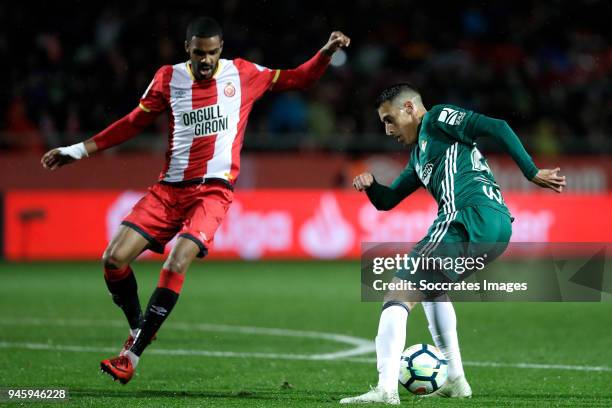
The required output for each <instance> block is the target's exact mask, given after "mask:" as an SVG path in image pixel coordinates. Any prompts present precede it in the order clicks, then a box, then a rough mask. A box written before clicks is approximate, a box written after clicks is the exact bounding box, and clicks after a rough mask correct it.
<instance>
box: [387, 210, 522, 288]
mask: <svg viewBox="0 0 612 408" xmlns="http://www.w3.org/2000/svg"><path fill="white" fill-rule="evenodd" d="M511 235H512V220H511V218H510V216H509V215H508V214H506V213H503V212H501V211H498V210H496V209H494V208H491V207H487V206H482V205H481V206H475V207H464V208H462V209H460V210H457V211H455V212H452V213H449V214H440V215H438V217H437V218H436V220H435V221H434V223H433V224H432V226H431V227H430V228H429V231H427V235H426V236H425V238H423V239H422V240H421V241H419V242H418V243H417V244H416V245H415V246H414V247H413V248H412V250H411V252H410V255H409V257H411V258H418V257H421V258H424V259H423V260H422V262H421V264H420V266H419V267H417V268H415V269H414V270H406V269H402V270H398V271H396V272H395V276H397V277H398V278H400V279H403V280H407V281H411V282H415V284H418V282H419V281H421V280H422V279H425V280H427V282H433V283H438V282H457V281H461V280H463V279H465V278H467V277H468V276H470V275H471V274H472V273H474V272H476V271H477V270H479V269H478V266H479V264H478V263H479V262H480V263H484V264H486V263H489V262H491V261H493V260H494V259H495V258H497V257H498V256H500V255H501V254H502V253H503V252H504V251H505V249H506V247H507V246H508V242H509V241H510V236H511ZM470 258H471V259H472V261H468V259H470ZM449 259H451V260H449ZM468 263H469V264H468ZM474 263H476V265H474ZM426 295H428V296H432V295H437V294H433V293H428V294H426Z"/></svg>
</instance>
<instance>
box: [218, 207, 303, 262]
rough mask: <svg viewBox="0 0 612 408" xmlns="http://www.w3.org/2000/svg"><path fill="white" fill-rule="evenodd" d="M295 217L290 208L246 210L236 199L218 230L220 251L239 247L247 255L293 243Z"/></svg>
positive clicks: (247, 256) (254, 257)
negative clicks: (292, 215) (286, 209)
mask: <svg viewBox="0 0 612 408" xmlns="http://www.w3.org/2000/svg"><path fill="white" fill-rule="evenodd" d="M292 231H293V221H292V219H291V214H290V213H289V212H287V211H268V212H263V211H246V210H244V209H243V206H242V204H241V203H240V202H238V201H234V203H233V204H232V205H231V207H230V209H229V210H228V212H227V217H226V218H225V221H223V223H221V226H220V227H219V229H218V230H217V232H216V234H215V240H214V243H213V248H214V249H215V250H216V251H235V252H237V253H238V255H240V257H242V258H245V259H258V258H261V257H262V256H263V255H264V254H265V252H266V251H271V252H274V251H277V252H278V251H286V250H287V249H289V248H290V247H291V237H292Z"/></svg>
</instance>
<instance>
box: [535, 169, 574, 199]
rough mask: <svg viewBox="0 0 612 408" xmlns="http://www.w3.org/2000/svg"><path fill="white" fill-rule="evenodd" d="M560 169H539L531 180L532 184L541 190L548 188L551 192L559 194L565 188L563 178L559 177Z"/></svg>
mask: <svg viewBox="0 0 612 408" xmlns="http://www.w3.org/2000/svg"><path fill="white" fill-rule="evenodd" d="M560 171H561V169H560V168H559V167H557V168H556V169H540V170H538V172H537V173H536V175H535V176H534V178H532V179H531V182H532V183H535V184H537V185H538V186H540V187H542V188H550V189H551V190H554V191H556V192H557V193H561V192H562V191H563V188H564V187H565V185H566V183H565V176H560V175H559V172H560Z"/></svg>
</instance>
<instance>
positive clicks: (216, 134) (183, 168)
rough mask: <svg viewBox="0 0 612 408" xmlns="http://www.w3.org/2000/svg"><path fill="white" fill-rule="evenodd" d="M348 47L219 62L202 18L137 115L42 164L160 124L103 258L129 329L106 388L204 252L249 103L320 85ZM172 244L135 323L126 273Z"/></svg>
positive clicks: (333, 44)
mask: <svg viewBox="0 0 612 408" xmlns="http://www.w3.org/2000/svg"><path fill="white" fill-rule="evenodd" d="M349 43H350V39H349V38H348V37H347V36H346V35H344V34H343V33H341V32H338V31H335V32H333V33H332V34H331V36H330V38H329V41H328V42H327V43H326V44H325V45H324V46H323V47H322V48H321V49H320V51H319V52H317V53H316V54H315V55H314V56H313V57H312V58H311V59H310V60H309V61H307V62H305V63H304V64H302V65H300V66H299V67H297V68H295V69H289V70H281V69H268V68H266V67H262V66H259V65H257V64H254V63H252V62H249V61H246V60H243V59H234V60H227V59H222V58H220V56H221V52H222V50H223V34H222V31H221V27H220V26H219V24H218V23H217V22H216V21H215V20H213V19H211V18H208V17H200V18H197V19H195V20H193V21H192V22H191V23H190V24H189V26H188V28H187V35H186V40H185V51H186V53H187V54H188V55H189V59H188V60H187V61H185V62H180V63H178V64H176V65H165V66H162V67H161V68H160V69H159V70H158V71H157V73H156V74H155V77H154V78H153V80H152V81H151V84H150V85H149V87H148V88H147V89H146V91H145V92H144V95H143V96H142V98H141V99H140V103H139V105H138V107H136V108H135V109H134V110H133V111H132V112H131V113H129V114H128V115H126V116H125V117H124V118H122V119H120V120H118V121H117V122H115V123H113V124H112V125H110V126H109V127H107V128H106V129H104V130H103V131H102V132H100V133H99V134H97V135H95V136H94V137H92V138H91V139H88V140H86V141H85V142H83V143H78V144H75V145H72V146H67V147H61V148H58V149H53V150H50V151H49V152H47V153H46V154H45V155H44V156H43V158H42V164H43V166H44V167H46V168H48V169H51V170H53V169H55V168H57V167H59V166H62V165H65V164H68V163H71V162H73V161H75V160H79V159H82V158H84V157H87V156H90V155H92V154H94V153H96V152H98V151H101V150H105V149H108V148H110V147H112V146H115V145H117V144H119V143H122V142H125V141H126V140H128V139H130V138H132V137H134V136H136V135H137V134H138V133H139V132H140V131H142V130H143V129H144V128H145V127H147V126H148V125H149V124H151V123H152V122H153V120H154V119H155V118H156V117H158V116H159V115H160V114H162V113H166V114H167V115H168V117H169V129H168V150H167V152H166V164H165V166H164V168H163V169H162V171H161V174H160V176H159V181H158V183H156V184H154V185H153V186H152V187H150V188H149V192H148V193H147V194H146V195H145V196H144V197H143V198H142V199H141V200H140V201H139V202H138V203H137V204H136V205H135V206H134V208H133V209H132V211H131V212H130V214H129V215H128V216H127V217H126V218H125V219H124V220H123V222H122V223H121V224H122V225H121V226H120V228H119V231H118V232H117V234H116V235H115V236H114V238H113V239H112V240H111V242H110V244H109V245H108V247H107V249H106V251H105V252H104V255H103V261H104V278H105V281H106V285H107V287H108V290H109V291H110V293H111V295H112V298H113V301H114V302H115V304H117V306H119V307H120V308H121V309H122V310H123V312H124V314H125V316H126V318H127V321H128V324H129V326H130V334H129V336H128V339H127V341H126V342H125V344H124V346H123V349H122V350H121V352H120V353H119V356H117V357H114V358H110V359H106V360H104V361H102V362H101V369H102V370H103V371H104V372H106V373H108V374H110V375H111V376H112V377H113V378H114V379H115V380H119V381H120V382H121V383H123V384H125V383H127V382H128V381H130V379H131V378H132V376H133V374H134V369H135V368H136V365H137V364H138V360H139V358H140V356H141V354H142V352H143V351H144V349H145V347H147V345H148V344H149V343H150V342H151V340H152V339H153V338H154V336H155V334H156V333H157V331H158V330H159V328H160V326H161V325H162V323H163V322H164V320H165V319H166V318H167V317H168V315H169V314H170V312H171V311H172V308H173V307H174V305H175V304H176V302H177V299H178V297H179V293H180V292H181V288H182V286H183V281H184V278H185V272H186V271H187V268H188V267H189V265H190V264H191V262H192V261H193V260H194V258H196V257H204V256H205V255H206V254H207V252H208V248H209V246H210V244H211V243H212V241H213V237H214V235H215V231H216V230H217V228H218V227H219V224H220V223H221V222H222V221H223V218H224V217H225V215H226V213H227V210H228V208H229V206H230V204H231V202H232V198H233V185H234V183H235V181H236V178H237V177H238V173H239V170H240V150H241V148H242V142H243V136H244V131H245V128H246V124H247V120H248V116H249V113H250V112H251V109H252V107H253V103H254V102H255V101H257V100H258V99H259V98H261V97H262V96H263V94H264V93H265V92H266V91H268V90H273V91H284V90H294V89H304V88H306V87H308V86H309V85H311V84H312V83H314V82H315V81H317V80H318V79H319V78H320V77H321V76H322V75H323V73H324V72H325V70H326V68H327V66H328V65H329V62H330V59H331V56H332V54H333V53H334V52H335V51H336V50H338V49H339V48H341V47H347V46H348V45H349ZM177 234H178V239H177V241H176V245H175V246H174V248H173V249H172V251H171V252H170V254H169V256H168V258H167V259H166V261H165V262H164V265H163V268H162V270H161V274H160V279H159V283H158V285H157V288H156V289H155V291H154V292H153V294H152V295H151V298H150V300H149V304H148V306H147V308H146V310H145V311H144V313H142V311H141V307H140V302H139V299H138V293H137V284H136V278H135V277H134V273H133V271H132V269H131V267H130V264H131V262H132V261H133V260H134V259H135V258H136V257H137V256H138V255H139V254H140V253H141V252H143V251H144V250H146V249H150V250H152V251H155V252H159V253H163V252H164V247H165V245H166V243H168V242H169V241H170V240H171V239H172V238H173V237H174V236H175V235H177Z"/></svg>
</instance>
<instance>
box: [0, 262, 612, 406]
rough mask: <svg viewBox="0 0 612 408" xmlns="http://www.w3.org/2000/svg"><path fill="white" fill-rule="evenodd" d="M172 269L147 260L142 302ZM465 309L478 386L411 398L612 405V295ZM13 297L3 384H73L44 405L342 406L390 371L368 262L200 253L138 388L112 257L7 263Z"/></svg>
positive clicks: (415, 339)
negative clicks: (126, 358)
mask: <svg viewBox="0 0 612 408" xmlns="http://www.w3.org/2000/svg"><path fill="white" fill-rule="evenodd" d="M159 267H160V265H159V264H157V263H148V262H138V263H136V264H135V266H134V269H135V271H136V275H137V278H138V282H139V292H140V298H141V303H146V302H147V301H148V296H149V294H150V293H151V290H152V289H153V287H154V285H155V284H156V282H157V278H158V271H159ZM455 307H456V310H457V316H458V327H459V337H460V342H461V347H462V349H461V350H462V354H463V359H464V361H465V370H466V374H467V378H468V380H469V381H470V383H471V385H472V388H473V391H474V397H473V398H472V399H470V400H440V399H435V400H420V399H418V398H415V397H412V396H411V395H410V394H409V393H408V392H407V391H404V390H402V391H401V397H402V405H404V406H418V407H434V406H436V407H438V406H460V407H463V406H470V407H480V406H496V407H501V406H512V407H515V406H516V407H519V406H525V407H536V406H538V407H539V406H588V407H594V406H612V304H610V303H583V304H579V303H488V304H483V303H479V304H477V303H463V304H456V305H455ZM0 308H1V310H2V314H1V315H0V388H25V387H28V388H57V387H62V388H67V389H68V390H69V392H70V400H69V401H67V402H59V403H48V404H46V403H37V404H36V405H35V406H37V407H42V406H54V407H57V406H63V405H69V406H90V407H132V406H143V407H144V406H146V407H155V406H159V407H167V406H215V407H220V406H235V407H285V406H295V407H311V406H312V407H315V406H316V407H318V406H329V407H332V406H337V404H338V400H339V399H340V398H342V397H344V396H350V395H354V394H358V393H362V392H365V391H367V390H368V387H369V385H374V384H375V383H376V379H377V376H376V367H375V362H374V356H375V355H374V353H373V352H372V351H368V350H371V345H372V341H373V338H374V336H375V334H376V328H377V324H378V316H379V312H380V304H377V303H362V302H361V301H360V291H359V265H358V263H355V262H199V263H196V264H194V265H193V266H192V268H191V270H190V271H189V273H188V276H187V278H186V281H185V286H184V289H183V293H182V294H181V297H180V299H179V303H178V304H177V306H176V308H175V309H174V311H173V313H172V315H171V316H170V318H169V320H168V321H167V322H166V325H165V326H164V327H163V328H162V330H161V331H160V332H159V334H158V340H157V341H156V342H154V344H153V345H152V346H150V347H149V349H147V351H145V354H143V358H142V360H141V363H140V365H139V367H138V372H137V374H136V376H135V377H134V378H133V379H132V381H131V382H130V383H129V384H128V385H125V386H122V385H120V384H119V383H114V382H112V381H111V379H110V378H109V377H107V376H105V375H103V374H101V373H100V372H99V361H100V360H101V359H103V358H106V357H109V356H111V355H113V354H116V352H117V351H118V350H119V349H120V347H121V344H122V342H123V340H124V339H125V337H126V335H127V326H126V325H124V322H123V320H122V314H121V312H120V310H119V309H118V308H116V307H115V306H114V305H113V304H112V302H111V299H110V296H109V295H108V293H107V291H106V288H105V285H104V282H103V279H102V270H101V267H100V265H99V264H97V263H31V264H12V263H0ZM420 342H426V343H431V338H430V336H429V332H428V330H427V323H426V321H425V318H424V315H423V312H422V309H421V308H420V307H417V308H416V309H415V310H414V311H413V312H412V314H411V316H410V317H409V319H408V339H407V345H411V344H414V343H420ZM359 347H361V349H362V351H361V352H360V351H359ZM356 349H357V351H355V350H356ZM363 350H365V352H363ZM326 356H327V359H325V357H326ZM317 358H318V359H317ZM597 367H599V368H598V369H597ZM9 404H12V403H9Z"/></svg>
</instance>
